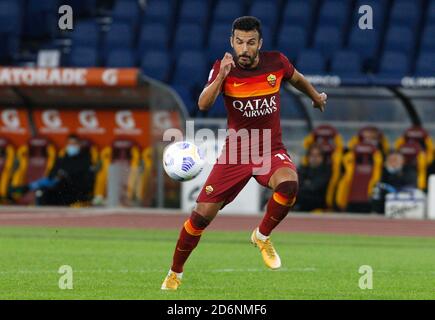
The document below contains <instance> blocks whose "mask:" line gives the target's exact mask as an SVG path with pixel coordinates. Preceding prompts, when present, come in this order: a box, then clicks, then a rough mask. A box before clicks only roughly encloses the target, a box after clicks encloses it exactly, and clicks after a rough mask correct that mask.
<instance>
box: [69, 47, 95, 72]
mask: <svg viewBox="0 0 435 320" xmlns="http://www.w3.org/2000/svg"><path fill="white" fill-rule="evenodd" d="M69 65H70V66H72V67H77V68H88V67H96V66H98V65H99V58H98V52H97V50H96V49H95V48H94V47H74V48H73V50H72V51H71V55H70V59H69Z"/></svg>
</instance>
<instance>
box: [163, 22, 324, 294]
mask: <svg viewBox="0 0 435 320" xmlns="http://www.w3.org/2000/svg"><path fill="white" fill-rule="evenodd" d="M288 36H289V37H291V35H290V34H289V35H288ZM230 43H231V47H232V48H233V50H234V52H233V54H230V53H225V55H224V57H223V59H222V60H217V61H216V62H215V63H214V65H213V69H212V70H211V71H210V75H209V79H208V82H207V85H206V86H205V88H204V89H203V91H202V93H201V95H200V97H199V100H198V106H199V109H200V110H208V109H209V108H211V106H212V105H213V104H214V102H215V100H216V98H217V96H218V95H219V94H220V93H222V94H223V96H224V101H225V107H226V109H227V111H228V128H229V132H231V133H229V134H228V136H227V140H226V144H225V146H224V150H223V151H222V154H221V156H220V157H219V159H218V162H217V163H216V164H215V165H214V167H213V170H212V172H211V173H210V175H209V177H208V179H207V181H206V183H205V184H204V186H203V188H202V189H201V191H200V194H199V196H198V199H197V205H196V207H195V210H194V211H193V212H192V214H191V216H190V218H189V219H187V220H186V222H185V223H184V225H183V228H182V229H181V232H180V235H179V238H178V241H177V244H176V247H175V252H174V256H173V262H172V266H171V268H170V270H169V273H168V275H167V276H166V278H165V280H164V282H163V284H162V287H161V289H163V290H176V289H177V288H178V286H179V285H180V284H181V279H182V275H183V266H184V264H185V262H186V260H187V259H188V257H189V255H190V254H191V252H192V251H193V250H194V249H195V247H196V246H197V244H198V242H199V239H200V238H201V234H202V232H203V231H204V229H205V228H206V227H207V226H208V225H209V223H210V222H211V221H212V220H213V219H214V217H215V216H216V215H217V213H218V211H219V210H220V209H222V208H223V207H224V206H225V205H227V204H228V203H230V202H231V201H233V200H234V198H235V197H236V196H237V194H238V193H239V192H240V191H241V190H242V189H243V188H244V186H245V185H246V184H247V183H248V181H249V180H250V179H251V177H254V178H255V179H256V180H257V182H258V183H260V184H261V185H263V186H265V187H268V188H271V189H272V190H273V191H274V193H273V195H272V197H271V198H270V200H269V202H268V204H267V210H266V214H265V215H264V217H263V220H262V221H261V223H260V225H259V227H258V228H256V229H255V230H254V231H253V232H252V235H251V242H252V243H253V244H254V245H255V246H256V247H258V248H259V250H260V252H261V255H262V258H263V260H264V263H265V264H266V266H267V267H269V268H270V269H278V268H280V267H281V259H280V257H279V255H278V253H277V252H276V250H275V248H274V247H273V245H272V242H271V241H270V234H271V232H272V230H273V229H274V228H275V227H276V226H277V225H278V224H279V223H280V222H281V221H282V220H283V219H284V218H285V217H286V216H287V213H288V212H289V210H290V208H291V207H292V206H293V205H294V203H295V201H296V195H297V192H298V176H297V172H296V166H295V164H294V163H293V162H292V160H291V158H290V156H289V155H288V153H287V151H286V149H285V147H284V145H283V143H282V141H281V125H280V94H279V90H280V86H281V83H283V81H288V82H290V83H291V84H292V85H293V86H294V87H295V88H297V89H298V90H300V91H301V92H303V93H304V94H306V95H307V96H308V97H310V99H311V100H312V104H313V106H314V108H318V109H320V110H321V111H323V110H324V108H325V105H326V94H324V93H319V92H317V91H316V89H315V88H314V87H313V86H312V85H311V84H310V83H309V82H308V81H307V80H306V79H305V78H304V76H303V75H302V74H301V73H299V72H298V71H296V70H295V68H294V67H293V65H292V64H291V63H290V62H289V60H288V59H287V58H286V57H285V56H284V55H283V54H282V53H280V52H277V51H260V49H261V46H262V44H263V39H262V34H261V23H260V21H259V20H258V19H257V18H255V17H251V16H245V17H240V18H237V19H236V20H235V21H234V22H233V26H232V33H231V37H230ZM246 130H247V131H248V132H249V134H248V135H249V136H251V138H252V136H253V135H254V133H258V132H259V131H260V138H261V137H263V138H264V137H265V136H266V137H270V139H269V140H270V141H267V140H266V141H264V139H260V142H258V143H256V145H255V146H254V144H255V143H254V142H252V139H249V138H248V141H251V144H252V145H250V146H249V149H248V152H247V153H248V155H250V154H249V153H250V152H252V151H253V150H254V148H259V149H260V150H263V153H264V154H263V156H264V155H266V156H265V157H263V167H264V168H268V170H267V172H261V170H260V171H257V172H256V170H255V169H256V168H257V167H256V164H255V163H253V161H249V162H248V163H246V162H243V161H239V158H243V153H245V155H246V150H244V149H243V148H242V147H243V145H242V143H240V144H239V143H237V144H235V145H234V144H231V143H229V142H230V141H234V139H232V138H233V137H234V135H235V138H236V139H237V138H238V137H242V138H243V135H242V134H240V135H238V132H241V131H244V132H246ZM267 130H269V134H266V132H267ZM232 136H233V137H232ZM237 141H238V140H237ZM267 144H269V147H270V148H269V150H270V151H269V153H268V152H267V149H268V148H267V146H266V145H267ZM245 149H246V148H245ZM256 150H257V149H256ZM232 153H233V154H232ZM234 153H235V155H236V157H237V161H236V163H234V161H233V162H231V161H228V157H230V158H231V156H234ZM264 159H265V160H264ZM263 171H264V170H263ZM256 173H257V174H256Z"/></svg>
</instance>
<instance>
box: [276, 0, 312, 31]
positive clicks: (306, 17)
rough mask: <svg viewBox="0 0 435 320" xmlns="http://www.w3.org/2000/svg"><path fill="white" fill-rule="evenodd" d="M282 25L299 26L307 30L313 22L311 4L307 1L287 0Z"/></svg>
mask: <svg viewBox="0 0 435 320" xmlns="http://www.w3.org/2000/svg"><path fill="white" fill-rule="evenodd" d="M282 23H283V25H289V26H294V27H300V28H303V29H304V30H306V31H307V32H309V31H310V30H309V28H310V26H311V25H312V23H313V6H312V5H310V3H309V2H308V1H288V2H287V6H286V7H285V9H284V13H283V20H282Z"/></svg>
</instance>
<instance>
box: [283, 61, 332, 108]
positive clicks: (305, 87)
mask: <svg viewBox="0 0 435 320" xmlns="http://www.w3.org/2000/svg"><path fill="white" fill-rule="evenodd" d="M290 83H291V84H292V85H293V87H295V88H296V89H298V90H299V91H301V92H302V93H304V94H306V95H307V96H308V97H310V98H311V100H312V101H313V107H314V108H317V109H319V110H320V111H322V112H323V111H324V110H325V105H326V99H327V96H326V93H324V92H322V93H319V92H317V90H316V89H315V88H314V87H313V85H312V84H311V83H310V82H309V81H308V80H307V79H306V78H305V77H304V76H303V75H302V74H301V73H300V72H298V71H297V70H296V69H295V70H294V72H293V75H292V77H291V78H290Z"/></svg>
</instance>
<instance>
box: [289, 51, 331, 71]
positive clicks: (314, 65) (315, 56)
mask: <svg viewBox="0 0 435 320" xmlns="http://www.w3.org/2000/svg"><path fill="white" fill-rule="evenodd" d="M296 67H297V69H298V70H299V71H300V72H302V73H303V74H307V75H314V74H323V73H325V72H326V61H325V58H324V57H323V55H322V54H321V53H320V52H319V51H317V50H303V51H301V52H300V53H299V55H298V57H297V59H296Z"/></svg>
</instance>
